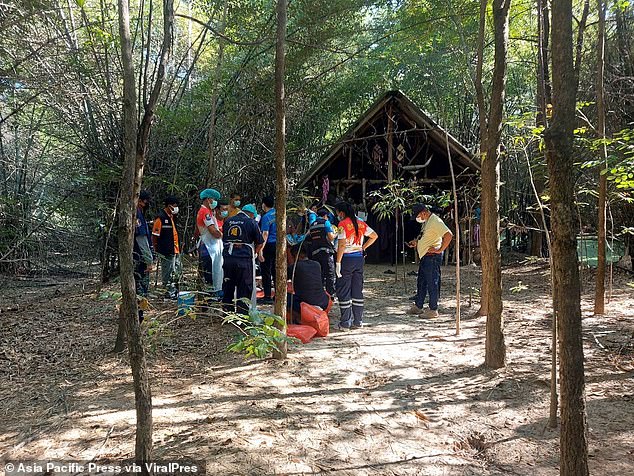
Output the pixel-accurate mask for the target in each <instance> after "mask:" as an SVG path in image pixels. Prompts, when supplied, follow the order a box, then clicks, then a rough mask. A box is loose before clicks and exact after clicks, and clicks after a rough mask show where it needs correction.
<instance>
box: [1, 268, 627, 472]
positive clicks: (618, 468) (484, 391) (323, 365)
mask: <svg viewBox="0 0 634 476" xmlns="http://www.w3.org/2000/svg"><path fill="white" fill-rule="evenodd" d="M386 269H387V268H386V266H368V267H367V268H366V275H367V276H366V277H367V279H366V282H367V284H366V323H367V327H366V328H364V329H362V330H360V331H353V332H349V333H332V334H331V335H330V336H329V337H327V338H324V339H315V340H313V342H311V343H310V344H307V345H296V346H293V347H292V349H291V352H290V355H289V358H288V360H286V361H283V362H277V361H272V360H266V361H247V362H245V361H244V360H243V359H242V358H241V357H240V356H237V355H231V354H228V353H227V352H226V351H225V348H226V346H227V344H228V343H229V342H230V340H231V339H232V335H233V331H232V329H231V328H228V327H226V326H220V325H219V323H218V322H217V320H215V319H212V318H210V317H203V316H200V317H198V318H197V319H195V320H193V319H191V318H184V319H177V320H175V319H174V307H175V306H174V305H173V304H169V303H163V302H162V299H158V298H156V299H153V300H152V303H153V305H154V309H153V310H152V311H151V312H150V313H149V314H150V317H152V318H154V319H158V321H159V322H161V323H162V324H163V330H162V331H161V332H160V333H159V337H157V338H156V339H155V340H154V341H153V345H152V352H151V355H150V370H151V377H152V390H153V403H154V413H153V415H154V425H155V426H154V428H155V436H154V439H155V456H156V458H157V459H173V458H174V459H175V458H184V457H192V458H195V459H205V460H206V461H207V472H208V474H213V475H233V474H248V475H269V474H278V475H282V474H285V475H291V474H292V475H299V474H333V475H351V476H352V475H366V474H367V475H494V474H517V475H555V474H558V466H557V465H558V432H557V431H553V430H550V429H548V428H546V422H547V415H548V385H549V353H550V350H549V345H550V344H549V334H550V321H549V307H550V306H549V297H548V294H547V293H548V287H549V286H548V268H547V264H546V263H545V262H544V261H537V262H523V263H514V264H508V265H506V266H505V267H504V291H505V293H504V301H505V302H504V305H505V317H506V336H507V341H506V343H507V349H508V361H509V365H508V366H507V367H506V368H505V369H503V370H500V371H492V370H487V369H485V368H483V367H482V366H481V363H482V362H483V360H484V325H485V320H484V318H477V319H467V320H464V321H463V327H462V332H461V334H460V336H458V337H457V336H455V332H454V331H455V329H454V320H453V313H454V309H455V298H454V297H453V296H452V295H451V293H452V292H453V288H454V285H455V282H454V275H453V269H452V268H445V269H443V296H442V302H441V311H442V313H441V317H440V318H438V319H435V320H424V319H421V318H418V317H412V316H408V315H406V314H405V311H406V310H407V308H408V307H409V302H408V301H407V300H406V299H405V298H404V296H409V295H411V294H413V291H414V285H415V284H414V283H415V278H414V277H408V287H407V290H406V291H405V290H404V289H403V284H402V282H398V283H396V284H395V283H394V276H393V275H386V274H384V273H383V272H384V271H385V270H386ZM412 269H413V268H412ZM584 281H585V286H584V290H585V292H584V295H583V303H582V305H583V316H584V347H585V356H586V378H587V382H588V384H587V401H588V421H589V427H590V438H589V439H590V456H591V458H590V464H591V470H592V472H593V474H601V475H615V476H616V475H619V476H621V475H624V474H633V473H634V450H633V448H634V410H633V408H634V403H633V400H634V341H633V339H632V335H633V333H634V290H633V289H632V288H631V287H630V286H628V282H629V283H630V284H631V282H632V281H634V277H633V276H632V275H629V276H628V275H620V274H617V276H616V281H615V290H614V297H613V300H612V303H611V304H609V306H608V310H609V312H608V315H607V316H605V317H600V318H599V317H592V312H591V311H592V307H591V302H592V301H591V299H592V296H593V286H592V284H591V283H592V274H591V273H590V272H587V271H586V272H585V276H584ZM478 282H479V276H478V270H476V269H475V268H469V269H467V270H465V272H464V273H463V285H462V289H463V292H464V290H467V289H468V288H469V287H477V286H478V284H477V283H478ZM2 286H3V288H2V289H3V292H2V296H1V297H0V310H2V312H1V313H0V322H1V325H2V331H1V336H0V378H1V379H2V385H1V386H0V416H1V421H2V424H1V425H0V455H1V456H0V459H2V460H6V459H9V458H11V459H14V458H29V459H75V460H83V461H88V460H109V461H120V460H123V459H127V458H130V457H132V455H133V448H134V422H135V414H134V395H133V390H132V383H131V381H132V379H131V375H130V370H129V366H128V362H127V354H122V355H115V354H112V353H110V351H111V349H112V347H113V344H114V337H115V334H116V311H115V309H116V302H115V301H114V300H113V299H98V298H97V294H96V293H95V283H93V282H86V281H81V280H77V279H72V280H71V279H63V278H62V279H60V280H56V279H46V280H44V279H42V280H37V281H15V280H14V281H6V282H4V284H3V285H2ZM511 288H513V290H512V291H511ZM109 289H111V290H116V286H115V285H113V286H112V287H111V288H109ZM102 298H103V295H102ZM467 300H468V296H465V299H464V302H465V305H464V307H463V315H465V316H468V315H469V314H472V313H473V312H474V311H475V308H469V307H467V305H466V303H467ZM331 314H332V316H331V321H332V324H336V320H337V317H338V314H339V312H338V310H337V309H336V308H335V309H334V310H333V311H332V313H331ZM335 316H336V317H335Z"/></svg>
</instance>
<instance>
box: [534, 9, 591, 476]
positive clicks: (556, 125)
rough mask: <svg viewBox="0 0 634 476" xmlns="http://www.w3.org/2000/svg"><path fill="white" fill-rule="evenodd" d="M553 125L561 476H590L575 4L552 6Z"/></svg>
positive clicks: (550, 155) (548, 136)
mask: <svg viewBox="0 0 634 476" xmlns="http://www.w3.org/2000/svg"><path fill="white" fill-rule="evenodd" d="M552 19H553V24H554V25H557V28H553V30H552V42H551V44H552V68H553V69H552V72H553V119H552V122H551V124H550V126H549V127H548V129H546V132H545V134H544V138H545V141H546V158H547V161H548V169H549V173H550V196H551V221H552V231H553V239H552V246H553V270H554V273H553V277H554V280H555V282H554V291H555V296H556V300H557V305H556V306H557V318H558V329H557V330H558V333H559V355H560V370H559V372H560V374H559V375H560V395H561V433H560V464H559V467H560V474H561V475H562V476H585V475H588V474H589V472H588V440H587V432H586V405H585V383H584V370H583V341H582V333H581V306H580V299H581V296H580V281H579V269H578V257H577V242H576V235H577V225H576V222H575V204H574V180H571V177H573V176H574V169H573V163H574V155H573V131H574V128H575V99H576V88H575V81H576V77H575V69H574V63H573V34H572V1H571V0H559V1H557V2H553V4H552Z"/></svg>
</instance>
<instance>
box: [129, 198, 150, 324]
mask: <svg viewBox="0 0 634 476" xmlns="http://www.w3.org/2000/svg"><path fill="white" fill-rule="evenodd" d="M151 199H152V197H151V195H150V193H149V192H148V191H147V190H142V191H141V193H140V194H139V200H138V202H137V208H136V224H135V227H134V247H133V251H132V259H133V261H134V284H135V287H136V295H137V301H138V304H139V321H140V322H143V311H146V310H147V309H148V307H149V305H148V300H147V296H148V292H149V290H150V273H151V272H152V269H153V267H154V248H153V247H152V238H151V237H152V233H151V232H150V227H149V226H148V224H147V221H146V219H145V215H144V212H145V210H147V209H148V208H149V206H150V201H151Z"/></svg>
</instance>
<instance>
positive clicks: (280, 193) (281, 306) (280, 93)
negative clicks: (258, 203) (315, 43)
mask: <svg viewBox="0 0 634 476" xmlns="http://www.w3.org/2000/svg"><path fill="white" fill-rule="evenodd" d="M286 2H287V0H277V7H276V11H277V44H276V47H275V175H276V179H277V192H276V196H275V205H276V225H277V229H278V230H279V233H280V236H281V237H282V239H281V240H277V246H276V256H275V264H276V268H277V269H276V271H275V314H277V315H278V316H281V317H282V321H283V324H282V329H283V330H284V331H285V330H286V281H287V276H286V274H287V273H286V270H287V260H286V239H284V237H285V236H286V194H287V187H288V181H287V177H286V108H285V99H286V98H285V93H284V77H285V60H286V8H287V3H286ZM286 353H287V348H286V344H284V345H283V346H281V348H280V349H279V351H278V352H274V353H273V356H274V357H275V358H277V359H285V358H286Z"/></svg>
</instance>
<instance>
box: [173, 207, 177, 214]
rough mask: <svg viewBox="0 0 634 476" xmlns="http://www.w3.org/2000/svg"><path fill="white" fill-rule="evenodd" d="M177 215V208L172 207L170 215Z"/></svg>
mask: <svg viewBox="0 0 634 476" xmlns="http://www.w3.org/2000/svg"><path fill="white" fill-rule="evenodd" d="M177 213H178V207H172V215H176V214H177Z"/></svg>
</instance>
